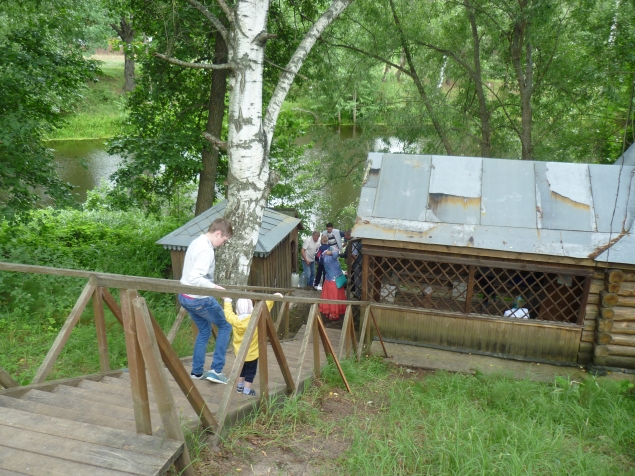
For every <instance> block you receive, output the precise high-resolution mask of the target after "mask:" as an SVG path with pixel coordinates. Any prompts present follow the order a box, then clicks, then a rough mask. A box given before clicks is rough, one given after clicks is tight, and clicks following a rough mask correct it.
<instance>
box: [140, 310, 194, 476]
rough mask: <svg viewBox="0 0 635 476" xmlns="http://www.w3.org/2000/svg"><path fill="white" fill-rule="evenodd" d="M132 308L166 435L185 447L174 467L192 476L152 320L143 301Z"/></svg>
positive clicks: (192, 472) (192, 470)
mask: <svg viewBox="0 0 635 476" xmlns="http://www.w3.org/2000/svg"><path fill="white" fill-rule="evenodd" d="M133 307H134V318H135V323H136V328H137V333H138V337H139V345H140V347H141V352H142V353H143V360H144V362H145V364H146V367H147V368H148V374H149V375H150V381H151V382H152V390H153V391H154V392H153V393H154V397H155V398H156V400H157V407H158V408H159V412H160V414H161V421H162V422H163V427H164V429H165V434H166V436H167V437H168V438H169V439H171V440H176V441H181V442H183V443H184V445H183V452H182V453H181V454H180V455H179V457H178V458H177V459H176V461H175V462H174V465H175V466H176V468H177V469H178V470H179V471H180V472H181V474H185V475H186V476H194V468H193V467H192V461H191V459H190V453H189V451H188V449H187V446H186V445H185V435H183V429H182V428H181V422H180V421H179V416H178V414H177V412H176V405H175V404H174V398H172V391H171V390H170V388H169V387H168V380H167V375H166V374H165V371H164V370H163V365H162V364H161V363H162V359H161V353H160V352H159V345H158V343H157V339H156V336H155V335H154V328H153V325H152V319H151V318H150V313H149V312H148V307H147V305H146V301H145V299H144V298H142V297H138V298H135V299H134V300H133Z"/></svg>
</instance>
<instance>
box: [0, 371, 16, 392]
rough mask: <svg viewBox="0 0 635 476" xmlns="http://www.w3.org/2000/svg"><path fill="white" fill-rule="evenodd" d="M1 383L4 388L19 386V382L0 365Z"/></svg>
mask: <svg viewBox="0 0 635 476" xmlns="http://www.w3.org/2000/svg"><path fill="white" fill-rule="evenodd" d="M0 385H2V386H3V387H4V388H14V387H19V386H20V385H19V384H18V382H16V381H15V380H13V379H12V378H11V375H9V374H8V372H7V371H6V370H4V369H3V368H2V367H0Z"/></svg>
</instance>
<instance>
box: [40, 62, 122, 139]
mask: <svg viewBox="0 0 635 476" xmlns="http://www.w3.org/2000/svg"><path fill="white" fill-rule="evenodd" d="M95 59H97V60H99V61H101V65H100V68H101V74H99V75H98V76H97V78H96V79H97V81H96V82H92V83H90V84H89V85H88V91H87V92H86V94H85V97H84V100H83V101H81V102H80V103H79V104H78V105H77V106H76V107H75V109H74V110H73V111H69V113H68V114H67V115H66V117H65V119H66V121H67V123H66V125H65V126H64V127H62V128H61V129H58V130H56V131H55V132H53V133H52V134H51V135H50V136H49V137H48V139H49V140H78V139H101V138H107V137H112V136H114V135H115V134H116V133H117V131H118V130H119V128H120V127H121V124H122V121H123V107H124V95H123V92H122V91H123V84H124V79H123V69H124V63H123V56H116V55H104V56H100V57H97V58H95Z"/></svg>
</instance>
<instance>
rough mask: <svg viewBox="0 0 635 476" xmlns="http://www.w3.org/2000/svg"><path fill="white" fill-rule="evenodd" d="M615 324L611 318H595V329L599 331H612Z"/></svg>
mask: <svg viewBox="0 0 635 476" xmlns="http://www.w3.org/2000/svg"><path fill="white" fill-rule="evenodd" d="M613 325H614V324H613V321H612V320H611V319H602V318H601V317H598V318H596V319H595V329H596V330H597V331H598V332H611V330H612V329H613Z"/></svg>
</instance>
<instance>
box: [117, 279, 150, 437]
mask: <svg viewBox="0 0 635 476" xmlns="http://www.w3.org/2000/svg"><path fill="white" fill-rule="evenodd" d="M136 297H137V293H136V291H133V290H128V289H121V290H120V291H119V300H120V301H121V315H122V316H123V328H124V335H125V339H126V353H127V354H128V371H129V372H130V390H131V391H132V405H133V409H134V414H135V423H136V425H137V433H145V434H146V435H151V434H152V420H151V417H150V402H149V401H148V382H147V381H146V370H145V364H144V362H143V355H142V353H141V348H140V347H139V340H138V338H137V326H136V323H135V318H134V309H133V307H132V300H133V299H134V298H136Z"/></svg>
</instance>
